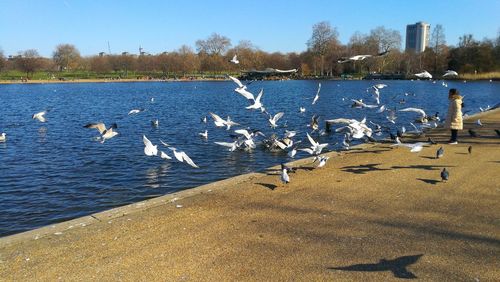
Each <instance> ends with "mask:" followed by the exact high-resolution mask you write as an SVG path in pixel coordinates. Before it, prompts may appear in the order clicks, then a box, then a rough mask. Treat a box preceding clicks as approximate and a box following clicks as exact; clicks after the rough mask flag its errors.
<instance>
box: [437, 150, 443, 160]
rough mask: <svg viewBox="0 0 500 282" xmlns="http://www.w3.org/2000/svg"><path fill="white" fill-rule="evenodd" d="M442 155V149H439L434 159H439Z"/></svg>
mask: <svg viewBox="0 0 500 282" xmlns="http://www.w3.org/2000/svg"><path fill="white" fill-rule="evenodd" d="M443 155H444V149H443V147H439V149H438V150H437V152H436V159H439V158H441V157H442V156H443Z"/></svg>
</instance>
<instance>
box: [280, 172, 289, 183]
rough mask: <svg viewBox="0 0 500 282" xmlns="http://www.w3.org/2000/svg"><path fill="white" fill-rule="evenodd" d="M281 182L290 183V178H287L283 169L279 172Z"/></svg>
mask: <svg viewBox="0 0 500 282" xmlns="http://www.w3.org/2000/svg"><path fill="white" fill-rule="evenodd" d="M281 181H283V182H286V183H288V182H290V176H288V173H287V172H286V169H283V170H282V171H281Z"/></svg>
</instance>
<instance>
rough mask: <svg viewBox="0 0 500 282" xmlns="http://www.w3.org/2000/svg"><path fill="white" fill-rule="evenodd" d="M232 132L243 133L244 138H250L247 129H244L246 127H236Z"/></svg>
mask: <svg viewBox="0 0 500 282" xmlns="http://www.w3.org/2000/svg"><path fill="white" fill-rule="evenodd" d="M234 132H235V133H238V134H241V135H244V136H245V138H246V139H252V136H250V133H248V130H246V129H237V130H235V131H234Z"/></svg>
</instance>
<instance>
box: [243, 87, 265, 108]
mask: <svg viewBox="0 0 500 282" xmlns="http://www.w3.org/2000/svg"><path fill="white" fill-rule="evenodd" d="M263 94H264V89H261V90H260V92H259V94H258V95H257V98H255V100H254V103H253V105H250V106H248V107H246V108H245V109H248V110H257V109H262V108H263V107H264V105H263V104H262V103H261V102H260V99H261V98H262V95H263Z"/></svg>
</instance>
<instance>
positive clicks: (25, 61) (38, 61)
mask: <svg viewBox="0 0 500 282" xmlns="http://www.w3.org/2000/svg"><path fill="white" fill-rule="evenodd" d="M42 64H43V61H42V58H41V57H40V55H39V54H38V51H37V50H35V49H29V50H26V51H24V52H21V54H20V56H19V57H18V58H17V59H16V65H17V67H18V68H19V69H20V70H21V71H23V72H25V73H26V77H27V78H29V75H30V74H33V73H34V72H35V71H37V70H38V69H40V68H41V67H42Z"/></svg>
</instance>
